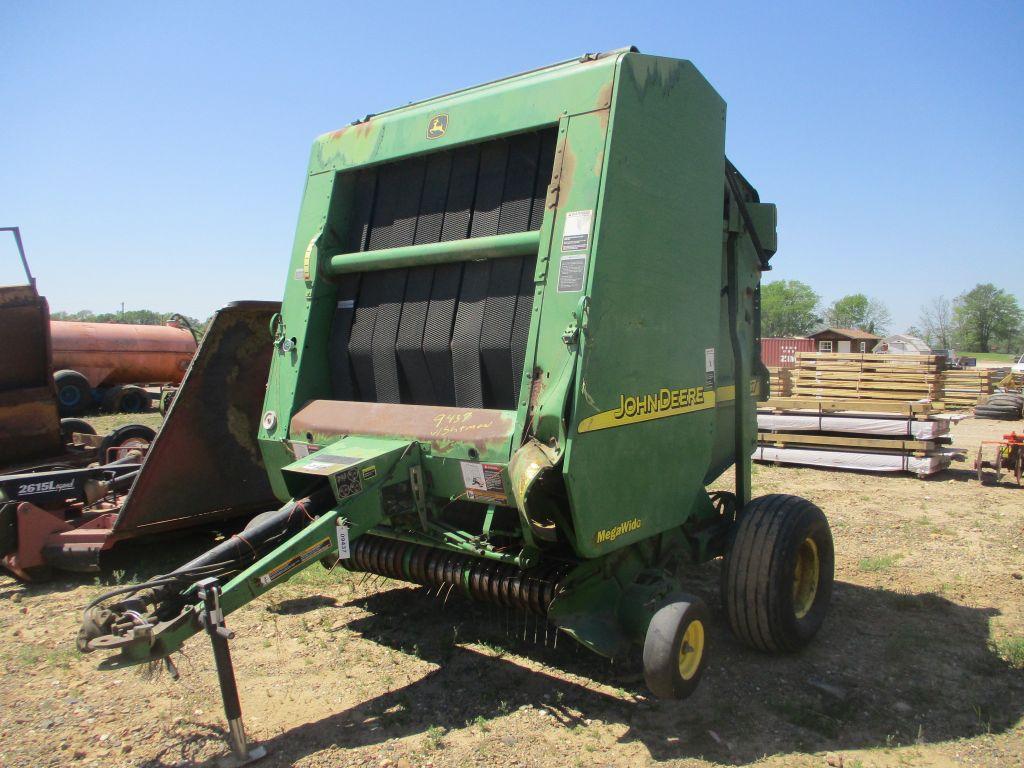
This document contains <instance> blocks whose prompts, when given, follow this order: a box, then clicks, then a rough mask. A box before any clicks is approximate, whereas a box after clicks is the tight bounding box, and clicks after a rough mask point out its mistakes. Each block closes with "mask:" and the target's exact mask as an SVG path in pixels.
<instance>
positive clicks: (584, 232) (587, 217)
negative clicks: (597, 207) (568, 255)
mask: <svg viewBox="0 0 1024 768" xmlns="http://www.w3.org/2000/svg"><path fill="white" fill-rule="evenodd" d="M593 220H594V212H593V211H569V212H568V213H567V214H565V226H564V227H563V228H562V251H563V252H569V251H585V250H587V248H589V247H590V224H591V222H592V221H593Z"/></svg>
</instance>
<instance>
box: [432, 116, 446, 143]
mask: <svg viewBox="0 0 1024 768" xmlns="http://www.w3.org/2000/svg"><path fill="white" fill-rule="evenodd" d="M447 130H448V115H445V114H440V115H434V116H433V117H432V118H430V122H429V123H428V124H427V138H428V139H440V138H441V137H442V136H444V132H445V131H447Z"/></svg>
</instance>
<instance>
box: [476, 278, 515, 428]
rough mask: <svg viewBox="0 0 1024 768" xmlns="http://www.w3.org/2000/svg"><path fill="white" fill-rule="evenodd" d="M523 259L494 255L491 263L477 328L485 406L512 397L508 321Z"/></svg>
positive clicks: (511, 317)
mask: <svg viewBox="0 0 1024 768" xmlns="http://www.w3.org/2000/svg"><path fill="white" fill-rule="evenodd" d="M522 271H523V259H522V258H512V259H498V260H497V261H495V262H494V263H493V264H492V265H491V275H490V280H489V283H488V286H487V300H486V303H485V305H484V316H483V322H482V324H481V328H480V362H481V366H482V369H483V385H484V393H483V403H484V407H485V408H507V407H509V404H510V403H513V402H514V401H515V394H514V391H513V389H514V388H513V382H512V370H513V368H512V323H513V321H514V319H515V313H516V294H518V293H519V278H520V275H521V274H522Z"/></svg>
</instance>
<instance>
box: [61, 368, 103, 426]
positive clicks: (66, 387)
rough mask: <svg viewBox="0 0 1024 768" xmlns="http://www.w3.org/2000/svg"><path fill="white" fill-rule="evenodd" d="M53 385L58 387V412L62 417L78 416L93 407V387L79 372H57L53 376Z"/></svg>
mask: <svg viewBox="0 0 1024 768" xmlns="http://www.w3.org/2000/svg"><path fill="white" fill-rule="evenodd" d="M53 383H54V384H55V385H56V387H57V410H58V411H59V412H60V415H61V416H77V415H78V414H80V413H85V411H87V410H88V409H89V407H90V406H92V404H93V402H94V400H93V396H92V387H90V386H89V381H88V380H87V379H86V378H85V376H83V375H82V374H80V373H79V372H78V371H69V370H63V371H57V372H56V373H55V374H53Z"/></svg>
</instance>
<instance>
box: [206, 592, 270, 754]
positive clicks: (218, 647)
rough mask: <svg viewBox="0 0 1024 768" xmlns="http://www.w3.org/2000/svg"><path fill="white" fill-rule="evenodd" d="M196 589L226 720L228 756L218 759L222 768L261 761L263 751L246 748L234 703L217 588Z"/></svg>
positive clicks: (234, 687)
mask: <svg viewBox="0 0 1024 768" xmlns="http://www.w3.org/2000/svg"><path fill="white" fill-rule="evenodd" d="M197 586H198V588H199V589H198V597H199V599H200V600H202V601H203V615H202V622H203V625H204V626H205V627H206V632H207V634H209V636H210V643H211V644H212V645H213V660H214V663H215V664H216V665H217V680H218V682H219V683H220V696H221V699H223V701H224V714H225V715H226V716H227V719H228V740H229V743H230V745H231V755H229V756H227V757H224V758H221V760H220V765H221V766H223V768H237V766H242V765H248V764H249V763H252V762H255V761H256V760H259V759H260V758H261V757H265V756H266V754H267V750H266V749H265V748H264V747H261V746H253V745H250V744H249V742H248V741H247V740H246V738H245V727H244V726H243V725H242V705H241V703H240V702H239V700H238V686H237V685H236V684H235V670H234V667H232V665H231V649H230V648H228V640H231V639H233V638H234V636H235V635H234V633H233V632H231V631H230V630H228V628H227V626H226V625H225V624H224V613H223V611H221V608H220V584H218V583H217V580H216V579H204V580H203V581H200V582H199V584H198V585H197Z"/></svg>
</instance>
